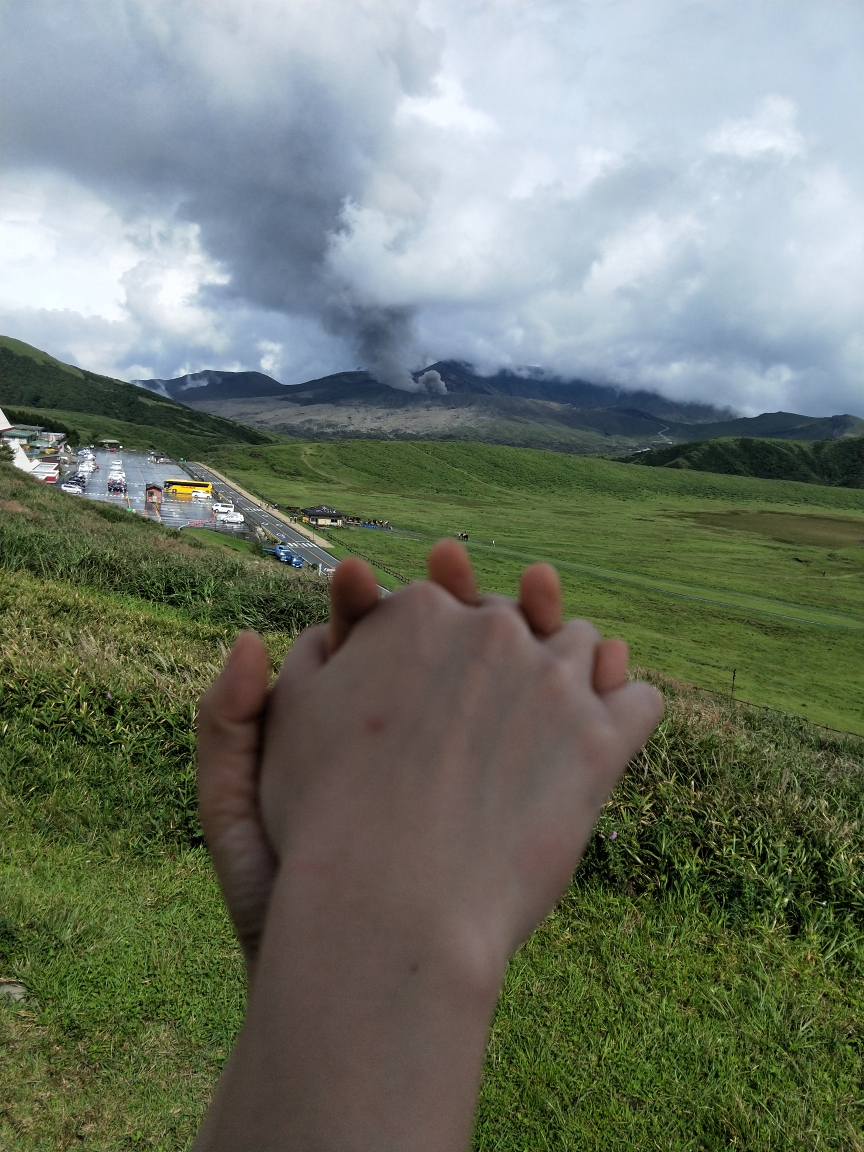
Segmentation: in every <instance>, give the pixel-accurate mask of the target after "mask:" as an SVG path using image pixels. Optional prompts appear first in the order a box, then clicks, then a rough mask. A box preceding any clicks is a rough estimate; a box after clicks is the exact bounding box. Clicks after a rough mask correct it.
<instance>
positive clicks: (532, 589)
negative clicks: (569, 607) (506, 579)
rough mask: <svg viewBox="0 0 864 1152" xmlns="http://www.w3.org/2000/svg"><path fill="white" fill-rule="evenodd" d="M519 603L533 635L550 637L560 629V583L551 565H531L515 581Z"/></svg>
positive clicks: (561, 621) (561, 620)
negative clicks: (516, 582)
mask: <svg viewBox="0 0 864 1152" xmlns="http://www.w3.org/2000/svg"><path fill="white" fill-rule="evenodd" d="M519 604H520V607H521V608H522V611H523V613H524V615H525V619H526V620H527V621H528V626H529V628H530V629H531V631H532V632H533V633H534V634H535V635H536V636H551V635H552V634H553V633H554V632H557V631H558V629H559V628H560V627H561V625H562V623H563V621H564V617H563V614H562V611H561V581H560V580H559V579H558V573H557V572H556V571H555V569H554V568H553V567H552V565H551V564H532V565H531V567H530V568H526V569H525V571H524V572H523V573H522V579H521V580H520V581H519Z"/></svg>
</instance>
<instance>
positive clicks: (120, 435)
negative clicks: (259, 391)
mask: <svg viewBox="0 0 864 1152" xmlns="http://www.w3.org/2000/svg"><path fill="white" fill-rule="evenodd" d="M7 404H8V405H9V406H10V407H12V408H14V409H18V408H24V409H26V410H27V413H28V416H32V417H33V418H34V419H33V422H34V423H41V424H44V425H45V426H47V425H48V424H49V423H51V422H56V421H60V422H61V423H63V424H64V425H65V426H67V427H68V428H70V429H73V430H74V432H75V437H76V439H77V440H79V441H85V442H95V441H96V440H97V439H99V438H101V437H110V438H112V439H118V440H120V441H121V442H122V443H124V444H127V445H129V446H130V447H132V446H136V447H144V448H148V447H156V448H161V449H162V450H164V451H166V452H169V453H172V454H174V455H192V454H194V453H196V452H197V453H201V452H204V451H206V450H207V449H208V448H210V447H212V446H214V445H217V444H223V443H225V442H240V443H244V444H262V443H265V442H267V441H269V440H270V439H271V437H268V436H267V435H266V434H262V433H261V432H257V431H254V430H253V429H251V428H247V427H245V426H244V425H242V424H235V423H234V422H232V421H230V420H224V419H222V417H220V416H211V415H209V414H207V413H204V412H194V411H193V410H192V409H190V408H187V407H186V406H185V405H183V404H178V403H176V401H174V400H169V399H167V398H166V397H164V396H158V395H156V394H155V393H152V392H147V391H146V390H144V389H141V388H137V387H136V386H135V385H134V384H126V383H124V382H123V381H122V380H112V379H111V378H110V377H108V376H100V375H98V374H97V373H95V372H88V371H86V370H85V369H82V368H76V367H74V366H73V365H71V364H62V363H61V362H60V361H59V360H55V359H54V358H53V357H52V356H49V355H48V354H47V353H45V352H41V351H40V350H39V349H38V348H32V347H31V346H30V345H29V344H24V343H23V342H22V341H20V340H13V339H11V338H10V337H7V336H0V407H3V408H4V410H5V406H6V405H7Z"/></svg>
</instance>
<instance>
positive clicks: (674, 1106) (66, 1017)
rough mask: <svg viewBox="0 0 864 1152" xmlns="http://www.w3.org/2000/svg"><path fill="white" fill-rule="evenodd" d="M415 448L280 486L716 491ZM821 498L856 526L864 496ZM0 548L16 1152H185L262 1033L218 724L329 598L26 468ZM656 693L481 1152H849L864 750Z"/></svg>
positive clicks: (854, 1103)
mask: <svg viewBox="0 0 864 1152" xmlns="http://www.w3.org/2000/svg"><path fill="white" fill-rule="evenodd" d="M342 447H348V448H350V447H351V446H342ZM357 447H358V446H356V445H355V446H354V448H355V449H356V448H357ZM359 447H363V446H362V445H361V446H359ZM413 447H414V446H411V445H387V446H386V449H387V450H386V452H384V453H379V454H378V455H377V456H376V455H375V454H374V453H372V452H370V451H367V452H366V453H365V454H361V455H352V454H351V453H349V454H348V455H347V456H343V455H341V454H340V453H338V452H337V453H335V454H334V448H333V446H332V445H328V446H327V451H326V452H324V451H322V450H320V448H319V447H317V446H307V453H306V455H305V456H303V455H302V454H299V453H298V454H296V455H294V456H291V455H290V454H289V455H285V454H284V453H283V454H282V455H277V456H276V457H275V458H273V460H272V461H271V463H274V464H275V465H276V466H278V467H279V468H281V469H282V470H283V472H285V471H288V470H290V469H293V470H294V471H295V472H296V473H297V475H296V476H295V477H294V481H295V482H296V483H299V482H300V480H303V481H304V482H305V483H309V484H314V483H322V482H323V477H324V475H325V473H326V472H328V471H329V472H330V473H331V474H333V475H336V474H337V473H338V475H339V477H341V484H342V489H341V491H342V494H343V495H344V496H349V495H350V496H351V498H352V499H354V500H356V501H357V503H358V504H359V503H360V502H362V500H365V499H370V500H372V497H371V496H368V495H367V496H363V495H362V491H363V490H365V491H366V492H367V493H368V491H369V482H368V477H370V476H377V477H378V480H377V483H378V484H379V488H378V489H377V492H378V495H377V496H376V497H375V499H379V498H380V499H383V496H382V495H381V493H382V492H383V491H385V490H386V489H387V488H392V489H393V490H395V489H396V487H397V485H398V484H400V483H401V484H403V485H404V484H405V482H406V479H407V478H408V477H409V476H410V477H411V478H412V481H413V484H414V490H415V491H419V490H420V489H421V488H422V489H423V491H424V492H426V493H427V494H428V495H429V496H431V497H434V499H430V500H429V502H428V503H426V504H423V505H421V504H420V503H419V500H420V497H419V496H415V497H414V499H415V500H417V501H418V503H417V505H416V509H417V511H418V514H419V511H420V509H421V507H425V508H427V509H431V508H433V507H435V506H436V505H435V503H434V500H435V499H437V500H440V501H442V505H441V507H442V510H443V509H444V508H445V507H446V505H445V504H444V503H443V501H445V500H447V501H450V500H452V498H453V496H454V494H457V489H458V486H459V484H460V483H461V486H462V491H463V492H464V491H465V490H466V489H467V488H469V487H470V486H472V485H473V486H474V487H476V488H478V489H480V488H481V487H482V486H484V485H485V487H483V488H482V491H483V493H484V494H485V495H489V496H490V497H491V499H490V500H489V501H488V502H487V501H485V495H484V499H483V500H481V514H484V513H488V511H489V509H490V508H491V507H492V506H493V503H492V502H493V501H501V499H502V498H507V493H508V492H509V493H512V492H513V491H515V490H516V488H517V486H521V488H522V489H524V490H526V491H529V490H530V491H531V492H532V493H533V496H532V500H533V503H534V506H535V508H536V506H537V505H538V504H539V503H542V502H543V501H544V500H548V499H550V498H551V497H552V495H553V494H554V493H556V492H558V493H561V492H568V493H571V494H575V495H577V496H578V500H579V504H580V506H581V504H582V503H583V502H584V501H585V500H586V498H587V496H589V495H590V493H591V492H592V490H593V488H596V486H597V484H598V483H599V482H600V481H602V479H603V477H604V476H609V475H617V476H619V477H620V480H619V483H620V485H621V489H620V491H622V492H623V491H628V490H629V491H631V492H632V491H635V489H634V488H633V487H631V488H630V489H627V485H628V484H629V485H631V486H632V484H633V482H634V481H640V480H641V481H642V482H644V483H645V484H646V485H647V487H646V488H645V489H643V492H644V491H652V490H653V491H655V492H656V491H658V487H657V485H658V484H659V485H660V487H659V491H661V492H663V493H664V498H668V494H669V493H670V492H674V491H675V490H676V489H675V485H676V484H680V483H681V482H683V481H687V482H689V483H691V484H692V483H693V477H692V476H690V475H685V474H675V473H672V474H669V473H664V472H662V471H661V472H659V473H658V472H654V471H653V470H647V469H646V470H638V471H637V470H636V469H626V468H624V467H623V466H615V465H609V464H605V463H604V462H603V461H587V462H586V463H588V464H591V465H593V466H594V469H593V470H589V471H587V472H581V473H580V472H577V473H572V474H571V473H569V472H568V471H566V470H564V471H561V470H560V469H559V468H558V467H557V466H556V465H555V464H554V463H553V464H551V465H550V468H549V470H547V471H544V470H542V469H541V468H540V466H539V463H538V462H536V461H533V460H532V456H531V454H524V456H523V455H520V454H519V453H518V452H517V451H516V450H514V451H513V453H512V455H511V456H510V457H509V459H508V458H507V457H504V458H502V457H500V456H499V455H498V453H496V452H495V451H494V450H490V449H483V450H482V451H481V452H480V453H479V455H476V456H473V457H472V456H471V455H470V454H465V452H464V451H463V452H462V454H461V455H460V454H454V449H458V448H459V447H460V446H455V445H445V446H440V448H439V449H438V455H437V463H436V457H435V456H434V455H433V457H432V458H430V457H428V456H427V458H426V460H425V461H424V459H423V457H422V456H417V457H415V458H414V459H413V460H412V459H411V458H409V457H407V456H400V455H399V454H398V453H394V452H393V451H392V450H393V449H400V450H403V449H410V448H413ZM254 451H259V450H257V449H256V450H254ZM262 451H265V452H269V451H270V449H263V450H262ZM537 455H538V456H539V457H540V458H541V459H543V458H545V457H546V456H548V454H537ZM556 459H557V458H555V457H553V458H552V460H553V461H554V460H556ZM565 460H566V458H565ZM258 463H259V464H261V461H260V460H259V461H258ZM472 469H473V471H472ZM274 475H275V473H274ZM364 477H365V478H367V479H365V480H364V479H363V478H364ZM460 477H461V480H460ZM699 479H705V480H708V481H710V482H711V483H714V484H715V485H717V487H716V488H715V491H727V492H728V487H727V488H725V489H724V488H723V485H724V484H725V483H726V482H728V481H731V482H732V483H734V484H737V485H739V488H738V489H737V491H738V492H739V494H740V492H741V491H744V490H746V484H747V483H748V482H745V481H739V480H736V479H735V478H728V477H714V478H710V477H704V478H699V477H697V484H698V481H699ZM361 481H362V483H363V484H365V485H366V487H365V489H363V488H362V484H361ZM332 482H334V481H331V483H332ZM749 483H751V484H752V483H754V482H752V481H751V482H749ZM756 483H758V482H756ZM350 485H353V487H349V486H350ZM652 485H654V488H653V489H652ZM663 485H665V487H664V486H663ZM592 486H593V488H592ZM792 487H795V488H803V487H804V486H792ZM825 492H827V494H828V495H827V497H826V498H825V499H826V501H830V499H832V498H833V499H834V500H835V501H839V503H835V504H834V505H831V504H830V503H828V502H826V503H823V505H822V506H821V510H822V512H823V513H826V514H829V518H830V517H831V516H834V517H835V518H836V519H837V522H838V523H840V522H841V521H842V519H843V518H844V517H845V516H846V515H847V511H844V505H843V503H842V502H843V500H844V499H847V498H851V497H854V495H855V494H854V493H843V492H839V491H835V490H829V489H826V490H825ZM403 499H404V500H405V501H406V502H405V503H403V504H402V505H401V507H402V508H403V510H404V509H405V508H407V506H408V503H407V499H408V498H407V497H404V498H403ZM589 503H590V501H589ZM634 505H635V507H639V503H638V502H637V501H634ZM711 506H712V507H713V508H714V509H715V511H718V510H722V501H721V500H719V499H718V498H717V497H716V496H715V497H714V498H713V503H712V505H711ZM781 507H782V505H781ZM449 508H450V511H451V512H452V504H450V505H449ZM799 510H800V507H799ZM594 511H596V508H595V509H592V508H589V509H588V512H589V515H588V532H587V535H588V537H589V538H590V537H591V535H592V531H591V523H590V521H591V514H592V513H593V512H594ZM649 514H651V515H654V516H656V515H657V511H656V508H653V509H649ZM580 516H581V510H580ZM690 523H691V524H692V523H693V522H690ZM0 531H2V537H0V607H2V611H0V726H2V731H3V734H4V739H3V741H2V744H0V978H3V979H7V980H18V981H20V982H22V983H23V984H24V985H26V987H27V989H28V993H29V994H28V998H27V999H26V1000H24V1001H21V1002H17V1003H14V1002H8V1001H5V1000H2V999H0V1045H2V1050H3V1052H4V1057H5V1058H4V1060H3V1061H0V1145H2V1147H3V1148H8V1149H10V1152H30V1150H31V1149H37V1148H38V1149H42V1148H44V1149H65V1148H69V1147H73V1146H74V1147H78V1146H82V1147H84V1148H87V1147H92V1148H111V1149H115V1148H116V1149H126V1148H128V1149H131V1148H141V1147H148V1148H155V1149H160V1150H163V1152H175V1150H176V1152H179V1150H180V1149H183V1148H186V1147H188V1144H189V1141H190V1139H191V1137H192V1134H193V1133H194V1131H195V1129H196V1127H197V1124H198V1122H199V1119H200V1116H201V1114H202V1112H203V1109H204V1107H205V1106H206V1101H207V1099H208V1098H209V1095H210V1093H211V1091H212V1088H213V1085H214V1083H215V1081H216V1078H217V1076H218V1074H219V1069H220V1068H221V1065H222V1063H223V1062H224V1059H225V1057H226V1054H227V1052H228V1050H229V1048H230V1045H231V1043H232V1040H233V1037H234V1035H235V1033H236V1030H237V1027H238V1025H239V1022H240V1020H241V1017H242V1011H243V975H242V963H241V958H240V954H239V950H238V948H237V946H236V944H235V942H234V940H233V937H232V934H231V931H230V926H229V924H228V922H227V919H226V916H225V914H224V912H223V910H222V907H221V903H220V900H219V895H218V890H217V887H216V884H215V881H214V878H213V875H212V872H211V870H210V867H209V864H208V861H207V857H206V853H205V851H204V848H203V847H202V844H201V839H200V833H199V829H198V825H197V819H196V815H195V792H194V768H193V735H192V723H193V714H194V703H195V700H196V698H197V696H198V694H199V693H200V691H201V690H202V689H203V688H204V687H205V686H206V684H207V683H208V682H209V680H210V679H211V677H212V676H213V674H214V672H215V671H216V669H217V668H218V666H219V665H220V663H221V661H222V659H223V657H224V652H225V648H226V645H227V644H228V643H230V641H231V639H232V636H233V633H234V631H235V629H236V627H237V626H238V625H241V624H251V625H253V626H255V627H257V628H259V629H260V630H261V631H262V632H263V634H264V636H265V640H266V641H267V643H268V646H269V647H270V649H271V653H272V654H273V656H274V658H277V659H278V658H279V656H280V655H281V654H282V653H283V652H284V650H285V648H286V646H287V644H288V643H289V642H290V636H291V634H292V633H293V631H294V630H296V628H297V627H299V626H301V625H302V624H304V623H306V622H307V621H310V620H313V619H318V618H320V616H321V614H322V611H323V607H324V605H323V600H322V588H321V585H320V584H319V582H318V580H317V578H315V577H312V578H306V579H305V580H298V579H297V578H296V576H295V574H293V573H291V572H286V571H285V570H284V569H282V568H281V567H277V566H276V565H272V564H267V563H265V562H264V561H261V560H255V559H251V558H250V559H247V558H245V557H243V556H242V555H234V554H231V553H229V552H228V551H224V552H221V551H219V550H218V549H216V548H210V547H206V548H205V547H200V548H199V547H195V546H194V545H193V544H192V543H191V542H190V541H188V540H187V537H186V536H185V534H184V535H183V536H182V537H181V536H180V534H178V533H172V532H170V531H167V530H165V529H163V528H161V527H160V526H159V525H157V524H155V523H152V522H149V521H144V520H142V519H140V518H138V517H135V516H132V515H130V514H128V513H124V512H119V511H116V510H114V509H111V508H105V507H101V506H99V505H98V504H95V503H88V502H85V501H82V500H78V499H75V498H72V497H64V495H63V494H62V493H61V492H57V491H54V490H52V489H51V488H49V487H47V486H45V485H41V484H38V483H37V482H35V481H33V480H31V479H30V478H29V477H27V476H24V475H22V474H21V473H18V472H16V471H15V470H13V469H11V468H9V467H8V466H5V465H2V464H0ZM355 535H357V534H352V539H353V537H354V536H355ZM363 535H364V537H366V538H368V539H369V540H376V539H380V540H382V541H384V540H385V534H384V533H374V532H368V533H364V534H363ZM403 539H405V538H403ZM589 542H591V541H590V540H589ZM486 555H488V553H483V552H480V553H477V554H475V558H479V559H480V560H483V559H484V557H485V556H486ZM489 571H493V570H492V569H489V570H487V575H486V582H487V583H488V572H489ZM655 679H657V678H656V677H655ZM660 683H661V687H662V688H663V690H664V693H665V694H666V698H667V713H666V716H665V718H664V721H663V724H662V726H661V728H660V729H659V731H658V733H657V734H656V736H655V737H654V738H653V739H652V741H651V743H650V744H649V746H648V748H647V749H646V751H645V752H644V753H643V754H641V755H640V756H639V757H637V759H636V760H635V761H634V763H633V764H632V765H631V767H630V769H629V770H628V773H627V774H626V776H625V778H624V779H623V781H622V782H621V784H620V785H619V787H618V788H617V789H616V791H615V793H614V794H613V797H612V799H611V801H610V803H609V804H608V805H607V807H606V809H605V810H604V812H603V814H602V816H601V819H600V824H599V826H598V829H597V832H596V834H595V835H594V836H593V837H592V840H591V843H590V844H589V848H588V852H587V855H586V859H585V862H584V864H583V866H582V868H581V870H580V871H579V872H578V873H577V875H576V878H575V881H574V883H573V884H572V886H571V888H570V889H569V891H568V892H567V894H566V895H565V897H564V898H563V899H562V901H561V902H560V904H559V906H558V907H557V909H556V910H555V911H554V913H553V914H552V915H551V916H550V917H549V918H548V919H547V920H546V922H545V923H544V924H543V925H542V926H541V928H540V929H539V930H538V932H537V933H535V935H534V936H533V937H532V938H531V940H529V941H528V942H527V943H526V945H525V946H524V947H523V948H522V949H521V950H520V952H519V953H518V955H517V956H516V958H515V959H514V961H513V963H512V964H511V966H510V971H509V974H508V978H507V982H506V984H505V988H504V992H503V995H502V997H501V1001H500V1004H499V1007H498V1011H497V1013H496V1018H495V1021H494V1025H493V1030H492V1036H491V1043H490V1048H489V1054H488V1060H487V1065H486V1070H485V1076H484V1082H483V1089H482V1097H481V1104H480V1115H479V1118H478V1125H477V1130H476V1133H475V1139H474V1147H475V1148H476V1149H477V1150H478V1152H479V1150H481V1149H482V1150H484V1152H485V1150H491V1149H496V1150H503V1152H511V1150H512V1152H517V1150H521V1149H524V1148H545V1147H565V1148H568V1149H574V1150H577V1152H581V1150H585V1152H587V1150H588V1149H596V1148H618V1147H628V1148H637V1149H651V1148H656V1147H663V1148H667V1149H669V1150H670V1152H685V1150H686V1149H691V1148H694V1147H698V1148H710V1149H714V1148H717V1149H720V1148H728V1147H738V1148H746V1149H748V1152H773V1150H774V1149H776V1148H825V1149H837V1150H839V1149H846V1148H855V1147H856V1140H857V1139H858V1137H857V1135H856V1133H858V1132H859V1131H860V1124H859V1118H860V1098H861V1081H860V1076H861V1060H862V1055H864V1048H862V1045H864V1036H862V1031H861V1021H862V1019H864V999H862V989H864V981H862V976H864V903H862V893H861V886H860V876H861V869H862V866H864V821H862V813H861V799H860V798H861V793H862V787H864V771H862V758H864V741H861V740H858V739H856V738H854V737H843V736H839V735H837V734H834V733H831V732H827V731H825V730H824V729H820V728H818V727H816V726H814V725H812V724H810V723H808V722H807V721H805V720H799V719H795V718H790V717H785V716H781V715H776V714H772V713H766V712H764V711H762V710H759V709H751V708H748V707H745V706H743V705H741V704H737V703H733V702H730V701H729V700H728V698H725V699H724V698H718V697H713V696H711V695H707V694H704V693H699V692H695V691H693V690H691V689H689V688H687V687H686V686H683V685H680V684H679V685H676V684H674V683H672V682H669V681H668V680H661V681H660ZM612 833H615V835H614V838H613V836H612Z"/></svg>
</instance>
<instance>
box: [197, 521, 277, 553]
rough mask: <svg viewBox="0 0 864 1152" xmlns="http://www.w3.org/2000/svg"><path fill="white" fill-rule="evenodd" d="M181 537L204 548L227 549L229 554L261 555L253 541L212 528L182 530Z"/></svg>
mask: <svg viewBox="0 0 864 1152" xmlns="http://www.w3.org/2000/svg"><path fill="white" fill-rule="evenodd" d="M183 537H184V539H186V538H190V539H192V540H197V541H198V542H199V543H200V544H203V545H204V547H205V548H228V549H229V550H230V551H231V552H245V553H246V554H247V555H252V556H260V555H261V549H260V548H259V547H258V545H257V544H255V543H253V541H251V540H244V539H242V538H241V537H239V536H231V535H230V534H229V533H228V532H217V531H216V530H215V529H213V528H184V529H183Z"/></svg>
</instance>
